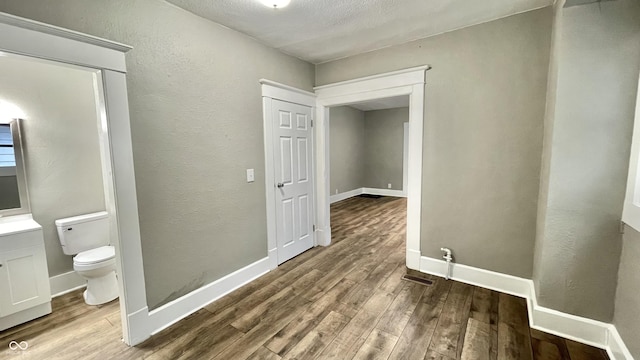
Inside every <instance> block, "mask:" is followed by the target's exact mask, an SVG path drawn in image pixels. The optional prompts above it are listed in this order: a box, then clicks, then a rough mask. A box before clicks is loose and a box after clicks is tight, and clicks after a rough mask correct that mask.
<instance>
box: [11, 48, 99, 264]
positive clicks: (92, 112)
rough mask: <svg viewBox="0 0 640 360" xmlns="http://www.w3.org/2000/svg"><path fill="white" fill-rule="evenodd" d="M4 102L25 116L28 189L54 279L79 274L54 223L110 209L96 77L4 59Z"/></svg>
mask: <svg viewBox="0 0 640 360" xmlns="http://www.w3.org/2000/svg"><path fill="white" fill-rule="evenodd" d="M0 98H1V99H2V100H5V101H9V102H11V103H13V104H15V105H16V106H18V107H19V108H20V109H21V110H22V111H23V112H24V113H25V120H24V121H23V122H22V131H23V134H22V135H23V136H22V142H23V154H24V162H25V170H26V175H27V187H28V190H29V200H30V203H31V212H32V214H33V218H34V220H35V221H37V222H38V223H39V224H40V225H42V230H43V234H44V241H45V250H46V253H47V264H48V268H49V276H54V275H58V274H62V273H65V272H68V271H73V260H72V257H71V256H67V255H65V254H64V253H63V252H62V247H61V245H60V240H59V239H58V234H57V230H56V227H55V224H54V221H55V220H56V219H60V218H64V217H69V216H74V215H81V214H87V213H91V212H96V211H103V210H104V209H105V205H104V189H103V184H102V168H101V160H100V148H99V143H98V120H97V111H96V110H97V109H96V102H95V98H94V87H93V74H92V73H90V72H88V71H82V70H77V69H72V68H69V67H61V66H54V65H49V64H45V63H41V62H35V61H30V60H24V59H16V58H10V57H0Z"/></svg>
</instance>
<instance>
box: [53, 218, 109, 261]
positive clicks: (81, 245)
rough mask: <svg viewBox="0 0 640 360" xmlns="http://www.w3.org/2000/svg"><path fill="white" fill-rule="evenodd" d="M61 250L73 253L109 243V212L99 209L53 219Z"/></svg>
mask: <svg viewBox="0 0 640 360" xmlns="http://www.w3.org/2000/svg"><path fill="white" fill-rule="evenodd" d="M55 223H56V228H57V229H58V238H59V239H60V244H62V251H63V252H64V253H65V254H67V255H75V254H77V253H80V252H82V251H87V250H90V249H95V248H98V247H100V246H105V245H109V214H108V213H107V212H106V211H100V212H96V213H92V214H85V215H78V216H73V217H69V218H64V219H58V220H56V221H55Z"/></svg>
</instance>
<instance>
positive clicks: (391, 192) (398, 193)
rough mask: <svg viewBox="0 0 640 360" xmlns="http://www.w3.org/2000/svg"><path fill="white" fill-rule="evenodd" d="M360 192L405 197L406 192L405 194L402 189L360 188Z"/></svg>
mask: <svg viewBox="0 0 640 360" xmlns="http://www.w3.org/2000/svg"><path fill="white" fill-rule="evenodd" d="M362 193H363V194H369V195H380V196H394V197H407V194H405V193H404V192H403V191H402V190H391V189H375V188H362Z"/></svg>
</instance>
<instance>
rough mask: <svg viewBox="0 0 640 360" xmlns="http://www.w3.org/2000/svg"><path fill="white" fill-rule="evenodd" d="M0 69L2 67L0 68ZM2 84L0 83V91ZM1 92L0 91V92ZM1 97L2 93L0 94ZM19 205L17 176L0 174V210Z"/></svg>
mask: <svg viewBox="0 0 640 360" xmlns="http://www.w3.org/2000/svg"><path fill="white" fill-rule="evenodd" d="M0 71H2V69H0ZM2 87H3V85H0V91H1V88H2ZM0 94H1V93H0ZM0 97H2V95H0ZM19 207H20V193H19V192H18V177H17V176H15V175H9V176H0V210H4V209H15V208H19Z"/></svg>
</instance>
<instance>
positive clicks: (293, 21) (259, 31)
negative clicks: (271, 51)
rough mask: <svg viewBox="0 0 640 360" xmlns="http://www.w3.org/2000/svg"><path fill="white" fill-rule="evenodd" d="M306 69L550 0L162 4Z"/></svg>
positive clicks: (199, 0) (201, 0)
mask: <svg viewBox="0 0 640 360" xmlns="http://www.w3.org/2000/svg"><path fill="white" fill-rule="evenodd" d="M168 1H169V2H170V3H172V4H175V5H177V6H179V7H181V8H183V9H185V10H188V11H191V12H192V13H194V14H196V15H200V16H202V17H204V18H206V19H209V20H212V21H214V22H217V23H219V24H222V25H224V26H227V27H229V28H232V29H235V30H237V31H240V32H242V33H245V34H247V35H249V36H251V37H253V38H256V39H258V40H259V41H260V42H262V43H264V44H267V45H269V46H271V47H274V48H276V49H279V50H281V51H283V52H285V53H287V54H291V55H293V56H296V57H298V58H300V59H303V60H307V61H310V62H312V63H316V64H317V63H321V62H325V61H329V60H335V59H339V58H342V57H346V56H351V55H355V54H359V53H363V52H367V51H371V50H375V49H380V48H383V47H387V46H391V45H396V44H402V43H405V42H408V41H411V40H416V39H420V38H424V37H427V36H431V35H435V34H439V33H443V32H447V31H451V30H455V29H459V28H462V27H466V26H470V25H475V24H479V23H483V22H487V21H491V20H495V19H498V18H501V17H505V16H509V15H513V14H517V13H521V12H525V11H529V10H533V9H537V8H541V7H544V6H547V5H550V4H551V3H553V0H291V4H290V5H289V6H288V7H286V8H283V9H270V8H268V7H266V6H264V5H262V4H261V3H260V2H259V1H258V0H168Z"/></svg>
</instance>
